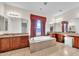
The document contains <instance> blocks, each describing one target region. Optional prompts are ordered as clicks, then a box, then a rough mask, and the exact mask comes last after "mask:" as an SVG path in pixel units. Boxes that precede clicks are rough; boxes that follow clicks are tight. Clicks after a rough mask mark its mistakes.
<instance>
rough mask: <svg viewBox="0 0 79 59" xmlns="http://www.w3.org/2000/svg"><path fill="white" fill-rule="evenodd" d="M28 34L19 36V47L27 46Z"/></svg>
mask: <svg viewBox="0 0 79 59" xmlns="http://www.w3.org/2000/svg"><path fill="white" fill-rule="evenodd" d="M28 39H29V38H28V36H21V42H20V47H28V46H29V40H28Z"/></svg>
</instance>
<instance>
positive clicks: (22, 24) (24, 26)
mask: <svg viewBox="0 0 79 59" xmlns="http://www.w3.org/2000/svg"><path fill="white" fill-rule="evenodd" d="M27 25H28V20H27V19H22V23H21V29H22V33H27Z"/></svg>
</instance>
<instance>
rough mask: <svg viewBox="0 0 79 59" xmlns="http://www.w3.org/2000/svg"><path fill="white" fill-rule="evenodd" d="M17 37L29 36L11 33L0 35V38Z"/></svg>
mask: <svg viewBox="0 0 79 59" xmlns="http://www.w3.org/2000/svg"><path fill="white" fill-rule="evenodd" d="M17 36H29V35H28V33H15V34H14V33H11V34H2V35H0V38H5V37H17Z"/></svg>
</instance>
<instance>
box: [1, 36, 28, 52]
mask: <svg viewBox="0 0 79 59" xmlns="http://www.w3.org/2000/svg"><path fill="white" fill-rule="evenodd" d="M28 46H29V37H28V36H15V37H4V38H0V52H4V51H8V50H13V49H18V48H24V47H28Z"/></svg>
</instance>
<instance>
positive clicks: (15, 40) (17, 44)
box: [12, 37, 20, 49]
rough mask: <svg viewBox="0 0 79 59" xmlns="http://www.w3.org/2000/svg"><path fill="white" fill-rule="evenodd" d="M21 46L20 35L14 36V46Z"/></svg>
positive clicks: (14, 47)
mask: <svg viewBox="0 0 79 59" xmlns="http://www.w3.org/2000/svg"><path fill="white" fill-rule="evenodd" d="M19 47H20V38H19V37H13V39H12V48H13V49H16V48H19Z"/></svg>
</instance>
